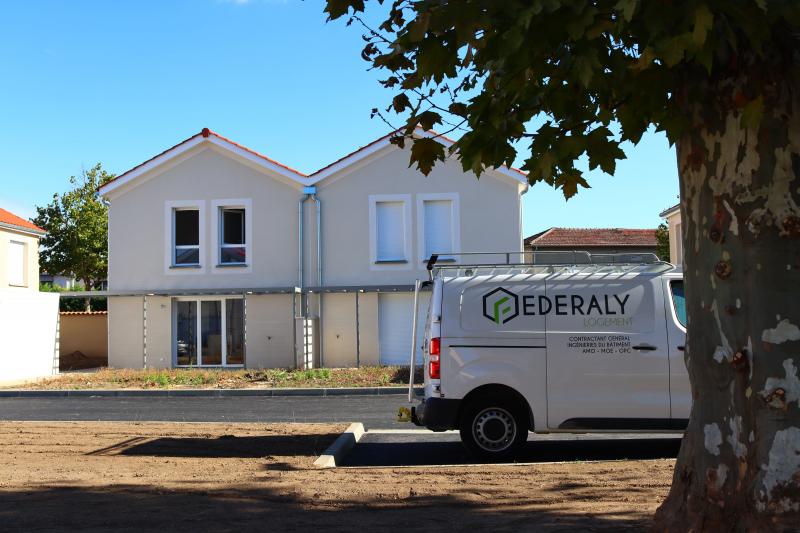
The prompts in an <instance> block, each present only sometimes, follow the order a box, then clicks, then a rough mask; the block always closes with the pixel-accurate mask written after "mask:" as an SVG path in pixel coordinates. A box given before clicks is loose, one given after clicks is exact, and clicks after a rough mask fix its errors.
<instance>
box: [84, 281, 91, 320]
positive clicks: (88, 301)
mask: <svg viewBox="0 0 800 533" xmlns="http://www.w3.org/2000/svg"><path fill="white" fill-rule="evenodd" d="M83 290H85V291H90V290H92V280H90V279H84V280H83ZM83 310H84V311H86V312H87V313H88V312H90V311H91V310H92V299H91V298H84V299H83Z"/></svg>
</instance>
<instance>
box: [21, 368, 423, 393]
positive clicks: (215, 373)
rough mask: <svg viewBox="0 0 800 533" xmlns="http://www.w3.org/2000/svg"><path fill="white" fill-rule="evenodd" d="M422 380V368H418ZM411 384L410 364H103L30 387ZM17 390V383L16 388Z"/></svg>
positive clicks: (229, 387)
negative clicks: (171, 366) (301, 367)
mask: <svg viewBox="0 0 800 533" xmlns="http://www.w3.org/2000/svg"><path fill="white" fill-rule="evenodd" d="M415 381H416V382H417V383H421V382H422V370H421V369H418V370H417V375H416V376H415ZM407 384H408V367H398V366H364V367H361V368H314V369H309V370H299V369H288V368H269V369H241V370H223V369H189V368H174V369H165V370H152V369H146V370H132V369H111V368H102V369H100V370H98V371H96V372H90V373H74V374H64V375H62V376H59V377H57V378H53V379H48V380H45V381H41V382H38V383H30V384H27V385H24V386H23V387H22V388H26V389H55V390H58V389H181V388H200V389H244V388H290V387H387V386H403V385H407ZM13 388H18V387H13Z"/></svg>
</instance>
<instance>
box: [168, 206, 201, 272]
mask: <svg viewBox="0 0 800 533" xmlns="http://www.w3.org/2000/svg"><path fill="white" fill-rule="evenodd" d="M173 213H174V215H173V218H174V223H173V229H174V243H175V244H174V250H175V251H174V254H173V258H172V261H173V265H176V266H196V265H200V211H199V210H198V209H175V210H174V211H173Z"/></svg>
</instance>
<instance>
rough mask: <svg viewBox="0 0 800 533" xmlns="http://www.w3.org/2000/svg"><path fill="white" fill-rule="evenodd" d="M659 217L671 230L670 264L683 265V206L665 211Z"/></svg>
mask: <svg viewBox="0 0 800 533" xmlns="http://www.w3.org/2000/svg"><path fill="white" fill-rule="evenodd" d="M659 216H660V217H661V218H663V219H664V220H665V221H666V223H667V228H668V229H669V262H670V263H672V264H673V265H678V266H680V265H682V264H683V240H682V238H681V235H682V233H681V204H676V205H673V206H672V207H670V208H669V209H665V210H664V211H662V212H661V213H659Z"/></svg>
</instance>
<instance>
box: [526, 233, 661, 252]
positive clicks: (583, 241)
mask: <svg viewBox="0 0 800 533" xmlns="http://www.w3.org/2000/svg"><path fill="white" fill-rule="evenodd" d="M656 244H657V242H656V230H655V229H627V228H598V229H594V228H593V229H584V228H550V229H548V230H545V231H543V232H541V233H537V234H535V235H531V236H530V237H528V238H527V239H525V245H526V246H547V247H556V248H557V247H564V248H590V247H593V246H595V247H599V246H603V247H608V246H620V247H622V246H640V247H641V246H656Z"/></svg>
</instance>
